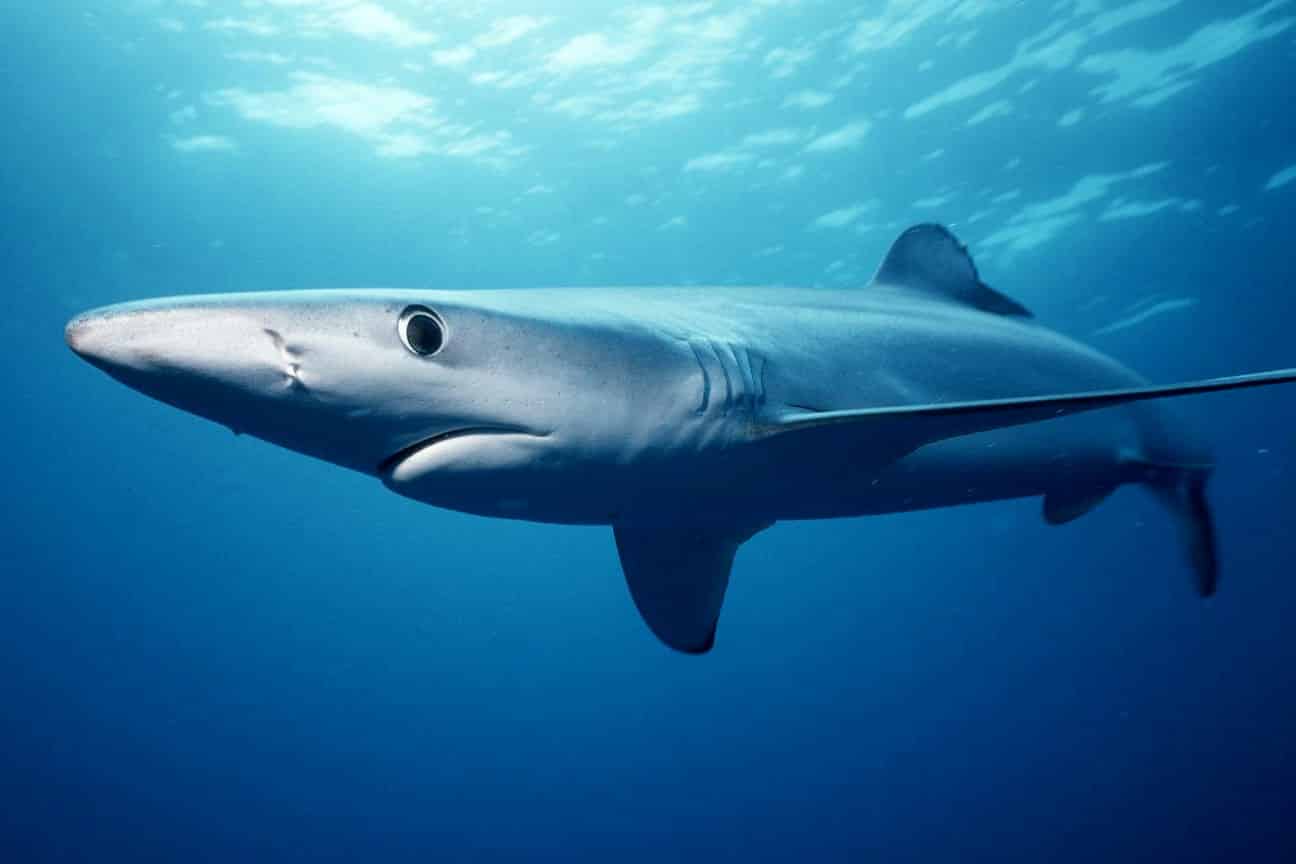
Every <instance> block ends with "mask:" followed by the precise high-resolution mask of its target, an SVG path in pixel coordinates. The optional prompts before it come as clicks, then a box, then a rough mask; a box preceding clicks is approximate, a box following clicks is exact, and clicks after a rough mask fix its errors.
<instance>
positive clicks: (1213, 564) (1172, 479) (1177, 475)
mask: <svg viewBox="0 0 1296 864" xmlns="http://www.w3.org/2000/svg"><path fill="white" fill-rule="evenodd" d="M1139 468H1140V469H1142V470H1141V473H1142V475H1143V476H1142V477H1141V478H1140V479H1141V481H1142V482H1143V484H1144V485H1145V486H1146V487H1147V488H1148V489H1149V490H1150V491H1151V492H1152V494H1153V495H1154V496H1155V497H1156V499H1157V500H1158V501H1160V502H1161V505H1162V506H1163V507H1165V509H1166V511H1167V512H1169V514H1170V516H1171V518H1173V519H1174V522H1175V527H1176V528H1177V529H1178V531H1179V536H1180V539H1181V542H1182V543H1183V547H1184V549H1185V551H1186V552H1187V553H1188V563H1189V564H1190V565H1191V566H1192V570H1193V577H1194V580H1195V587H1196V588H1197V593H1198V594H1199V595H1200V596H1202V597H1209V596H1211V595H1212V594H1214V593H1215V589H1216V587H1217V585H1218V583H1219V559H1218V557H1217V554H1216V544H1215V520H1214V519H1213V518H1212V516H1211V509H1210V503H1209V502H1208V501H1207V500H1206V482H1207V481H1208V480H1209V479H1210V475H1211V471H1212V470H1213V469H1212V466H1210V465H1173V464H1155V463H1150V462H1143V463H1140V464H1139Z"/></svg>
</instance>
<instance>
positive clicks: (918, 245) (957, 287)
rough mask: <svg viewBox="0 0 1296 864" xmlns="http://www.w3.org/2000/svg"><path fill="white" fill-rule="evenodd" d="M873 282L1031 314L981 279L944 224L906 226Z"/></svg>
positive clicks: (1024, 315)
mask: <svg viewBox="0 0 1296 864" xmlns="http://www.w3.org/2000/svg"><path fill="white" fill-rule="evenodd" d="M873 281H874V282H877V283H880V284H883V285H895V286H899V287H903V288H908V289H910V290H913V291H917V292H920V293H922V294H926V295H928V296H930V297H934V298H942V299H947V300H951V301H953V302H956V303H963V304H965V305H968V306H975V307H976V308H978V309H982V310H984V311H986V312H992V313H994V314H996V315H1015V316H1018V317H1022V318H1030V317H1031V313H1030V310H1028V309H1027V308H1026V307H1025V306H1023V305H1021V304H1020V303H1018V302H1017V301H1016V300H1013V299H1012V298H1011V297H1007V296H1005V295H1003V294H1000V293H999V292H998V291H996V290H994V289H993V288H991V287H990V286H989V285H987V284H985V283H984V282H982V281H981V277H980V276H978V275H977V269H976V264H974V263H972V256H971V255H969V254H968V251H967V247H966V246H964V245H963V244H962V243H960V242H959V240H958V238H957V237H955V236H954V234H953V233H952V232H951V231H950V230H949V229H948V228H946V227H945V226H943V225H935V224H930V223H929V224H924V225H915V226H913V227H912V228H909V229H906V230H905V232H904V233H902V234H901V235H900V236H899V237H897V238H896V241H895V242H894V243H892V244H891V249H890V251H888V252H887V254H886V257H885V258H884V259H882V266H881V267H879V268H878V271H877V274H876V275H875V276H874V277H873Z"/></svg>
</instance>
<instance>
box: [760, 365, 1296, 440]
mask: <svg viewBox="0 0 1296 864" xmlns="http://www.w3.org/2000/svg"><path fill="white" fill-rule="evenodd" d="M1289 382H1296V369H1279V370H1275V371H1272V372H1257V373H1255V374H1251V375H1235V376H1233V377H1230V378H1211V379H1209V380H1206V381H1191V382H1187V383H1183V384H1170V385H1164V386H1156V387H1133V388H1129V389H1125V390H1102V391H1095V392H1092V393H1063V394H1053V395H1047V396H1022V397H1016V398H1010V399H989V400H984V401H979V402H943V403H936V404H931V405H899V406H895V407H886V408H863V409H859V410H847V411H814V412H794V413H788V414H784V415H782V416H779V417H776V418H774V420H773V421H772V422H769V423H766V424H764V425H762V426H758V427H757V428H756V429H755V430H754V431H755V433H756V435H757V436H758V437H766V438H768V437H773V436H782V435H787V434H789V433H797V432H809V431H818V433H819V435H820V436H821V437H822V436H823V435H824V433H825V432H829V431H830V430H840V431H842V432H845V433H846V434H847V435H849V436H851V439H852V440H859V436H867V440H869V441H870V442H876V443H871V444H870V446H871V447H873V448H874V449H876V450H878V451H879V452H883V451H884V452H885V457H886V458H887V459H893V458H899V457H901V456H903V455H905V454H907V453H911V452H913V451H914V450H916V449H918V448H919V447H922V446H923V445H925V444H931V443H933V442H935V441H942V440H944V439H946V438H956V437H958V436H960V435H971V434H973V433H976V432H986V431H989V430H991V429H1001V428H1005V427H1009V426H1022V425H1024V424H1027V423H1039V422H1041V421H1044V420H1052V419H1054V418H1057V417H1065V416H1069V415H1071V414H1079V413H1082V412H1085V411H1094V410H1097V409H1099V408H1110V407H1113V406H1116V405H1124V404H1127V403H1130V402H1142V401H1145V400H1148V399H1164V398H1166V397H1170V396H1189V395H1192V394H1195V393H1211V392H1214V391H1217V390H1237V389H1242V388H1245V387H1263V386H1265V385H1268V384H1284V383H1289ZM828 437H831V436H830V435H829V436H828ZM830 444H831V442H830V441H823V442H821V443H820V442H816V446H830Z"/></svg>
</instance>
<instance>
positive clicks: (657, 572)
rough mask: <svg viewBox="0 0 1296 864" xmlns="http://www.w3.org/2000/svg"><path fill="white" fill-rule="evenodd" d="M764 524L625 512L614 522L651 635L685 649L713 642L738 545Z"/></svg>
mask: <svg viewBox="0 0 1296 864" xmlns="http://www.w3.org/2000/svg"><path fill="white" fill-rule="evenodd" d="M764 527H766V526H765V525H759V526H754V527H752V526H737V525H730V524H721V523H716V522H714V521H711V520H708V519H703V518H689V517H687V516H683V517H677V516H672V517H665V518H650V517H641V518H627V519H623V520H621V521H618V522H617V523H616V524H615V525H614V526H613V534H614V536H615V538H616V545H617V552H618V554H619V555H620V556H621V569H622V570H623V571H624V573H625V578H626V585H627V586H628V587H629V589H630V597H631V598H632V599H633V600H634V604H635V608H637V609H638V610H639V614H640V616H641V617H642V618H643V620H644V623H646V624H647V625H648V629H649V630H651V631H652V632H653V635H654V636H656V637H657V638H658V639H660V640H661V641H662V642H663V643H665V644H666V645H667V646H669V647H671V648H673V649H675V650H676V651H679V652H681V653H683V654H706V653H707V652H709V651H710V650H711V649H712V648H713V647H715V639H716V627H717V624H718V623H719V620H720V608H721V606H723V604H724V596H725V590H726V589H727V588H728V586H729V572H730V570H731V569H732V568H733V560H734V555H735V553H737V551H738V547H739V546H741V545H742V544H743V542H744V541H746V540H747V539H748V538H749V537H751V536H752V535H753V534H755V533H756V532H757V531H759V530H761V528H764Z"/></svg>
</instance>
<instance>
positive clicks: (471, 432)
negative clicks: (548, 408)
mask: <svg viewBox="0 0 1296 864" xmlns="http://www.w3.org/2000/svg"><path fill="white" fill-rule="evenodd" d="M494 435H522V436H529V437H533V438H543V437H544V436H543V435H538V434H536V433H533V432H531V431H529V430H527V429H523V428H521V427H519V426H469V427H465V428H461V429H448V430H446V431H444V432H438V433H437V434H435V435H429V436H428V437H426V438H420V439H419V440H418V441H415V442H414V443H413V444H410V445H408V446H405V447H402V448H401V449H399V450H397V451H396V452H395V453H393V454H391V455H390V456H388V457H387V458H386V459H384V460H383V461H382V462H380V463H378V468H377V471H376V473H377V474H378V476H379V477H386V478H391V477H393V476H394V475H395V474H396V471H397V470H398V469H399V468H400V467H401V465H403V464H405V462H406V461H408V460H409V459H411V458H413V457H415V456H419V455H422V454H426V453H427V452H428V451H430V450H431V449H432V448H434V447H437V446H439V445H443V444H445V443H446V442H448V441H460V440H466V439H473V438H485V437H490V436H494Z"/></svg>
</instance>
